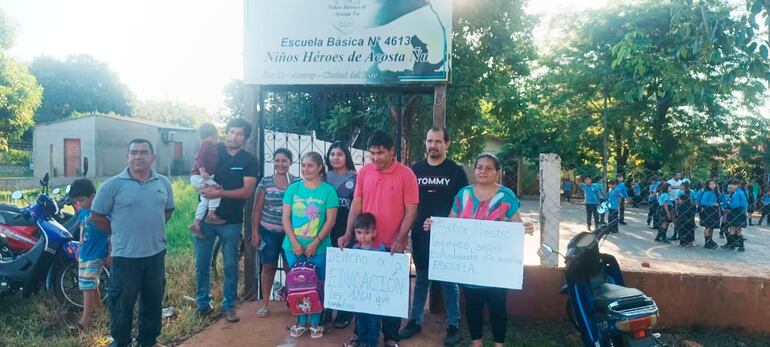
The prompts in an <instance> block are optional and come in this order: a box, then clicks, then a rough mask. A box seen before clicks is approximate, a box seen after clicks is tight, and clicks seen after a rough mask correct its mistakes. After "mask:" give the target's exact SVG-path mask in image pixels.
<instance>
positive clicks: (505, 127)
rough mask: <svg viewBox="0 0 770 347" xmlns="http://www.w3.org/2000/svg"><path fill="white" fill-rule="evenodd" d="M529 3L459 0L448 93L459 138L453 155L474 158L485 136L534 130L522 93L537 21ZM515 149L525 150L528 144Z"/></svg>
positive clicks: (520, 135) (517, 135)
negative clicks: (528, 8) (527, 9)
mask: <svg viewBox="0 0 770 347" xmlns="http://www.w3.org/2000/svg"><path fill="white" fill-rule="evenodd" d="M525 3H526V2H525V1H521V0H513V1H511V0H490V1H483V2H468V1H456V2H455V6H454V20H453V52H452V55H453V58H452V59H453V60H452V64H453V71H452V84H451V85H450V87H449V89H448V91H447V127H448V128H449V130H450V131H451V132H452V133H453V136H454V138H455V139H456V140H455V141H454V144H453V149H452V154H453V156H454V158H455V159H459V160H470V159H471V158H473V157H474V156H475V155H477V154H478V153H480V152H481V151H482V150H483V147H484V143H485V140H486V138H487V136H492V137H497V138H506V139H510V142H511V143H519V142H520V140H521V139H524V138H531V137H532V136H531V135H532V132H533V131H535V130H536V129H534V128H531V127H529V126H528V125H527V123H528V122H535V120H534V119H532V117H533V116H534V115H533V114H532V113H529V112H528V107H527V105H528V99H527V96H526V94H525V92H524V89H525V87H524V86H525V82H526V80H527V78H528V77H529V75H530V69H529V66H530V63H531V62H532V61H533V60H534V59H535V58H536V55H537V54H536V51H535V46H534V43H533V40H532V35H531V33H532V28H533V27H534V24H535V19H534V18H532V17H530V16H528V15H527V14H525V13H524V5H525ZM513 147H515V150H514V152H517V153H521V152H523V151H524V148H523V147H521V146H513Z"/></svg>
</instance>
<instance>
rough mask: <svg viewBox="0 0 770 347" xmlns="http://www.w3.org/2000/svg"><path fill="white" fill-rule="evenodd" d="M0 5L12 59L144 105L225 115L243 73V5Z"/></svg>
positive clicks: (225, 1) (543, 10)
mask: <svg viewBox="0 0 770 347" xmlns="http://www.w3.org/2000/svg"><path fill="white" fill-rule="evenodd" d="M469 1H470V0H469ZM474 1H475V0H474ZM605 2H606V1H581V0H553V1H543V0H538V1H530V7H529V8H528V12H530V13H533V14H545V15H546V16H547V15H548V14H550V13H553V12H554V11H555V10H557V9H561V10H563V9H568V8H578V9H579V8H585V7H586V6H592V7H595V6H599V5H601V4H603V3H605ZM0 8H2V9H3V10H4V11H5V12H6V13H7V15H8V16H9V17H11V19H12V21H13V22H14V24H15V26H16V44H15V46H14V47H13V48H12V49H11V50H10V54H11V55H12V56H13V57H15V58H17V59H19V60H21V61H24V62H30V61H32V59H33V58H35V57H37V56H41V55H46V56H51V57H55V58H58V59H63V58H64V57H66V56H67V55H71V54H89V55H92V56H94V57H95V58H97V59H99V60H101V61H104V62H106V63H107V64H108V65H109V67H110V68H111V69H113V70H114V71H116V72H117V74H118V76H119V77H120V79H121V81H122V82H123V83H125V84H127V85H128V87H129V89H131V91H132V92H133V93H134V94H135V95H136V96H137V97H138V98H140V99H143V100H147V99H169V100H174V101H181V102H185V103H189V104H193V105H198V106H203V107H205V108H206V109H207V110H208V111H209V112H211V113H217V112H220V111H222V110H224V106H223V101H224V96H223V93H222V90H223V89H224V87H225V85H226V84H227V83H228V82H229V81H231V80H232V79H239V78H241V75H242V70H243V69H242V64H243V54H242V53H243V42H242V41H243V33H242V30H243V13H242V12H243V1H241V0H220V1H212V0H162V1H158V0H67V1H55V0H2V1H0ZM536 34H537V33H536Z"/></svg>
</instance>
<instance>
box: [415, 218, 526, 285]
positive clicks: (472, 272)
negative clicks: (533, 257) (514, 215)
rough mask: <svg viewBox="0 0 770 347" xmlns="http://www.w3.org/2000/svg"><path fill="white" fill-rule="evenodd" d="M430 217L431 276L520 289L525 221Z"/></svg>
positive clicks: (522, 271) (429, 269) (429, 274)
mask: <svg viewBox="0 0 770 347" xmlns="http://www.w3.org/2000/svg"><path fill="white" fill-rule="evenodd" d="M431 220H432V221H433V223H432V225H431V231H430V234H431V235H430V263H429V265H428V266H429V267H428V278H429V279H431V280H438V281H446V282H455V283H464V284H473V285H479V286H486V287H497V288H509V289H521V287H522V284H523V281H524V259H523V258H524V226H523V224H521V223H511V222H493V221H483V220H475V219H460V218H439V217H431Z"/></svg>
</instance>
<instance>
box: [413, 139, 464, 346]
mask: <svg viewBox="0 0 770 347" xmlns="http://www.w3.org/2000/svg"><path fill="white" fill-rule="evenodd" d="M448 147H449V134H448V133H447V131H446V129H444V128H441V127H432V128H430V130H428V134H427V135H426V138H425V149H426V151H427V152H428V155H427V158H426V159H425V160H421V161H419V162H417V163H415V164H414V165H412V171H414V174H415V176H417V184H418V185H419V188H420V203H419V204H418V205H417V218H416V219H415V220H414V225H413V227H412V256H413V257H414V265H415V268H416V270H417V278H416V280H415V286H414V297H413V299H412V312H411V320H409V322H408V323H407V325H406V326H405V327H404V329H402V330H401V332H400V333H399V335H400V336H401V338H402V339H408V338H411V337H412V336H415V335H417V334H418V333H420V331H421V330H422V328H421V325H422V321H423V317H424V311H425V301H426V300H427V297H428V288H429V287H430V285H431V282H433V283H435V284H438V285H441V287H442V289H443V293H444V308H445V310H446V317H447V333H446V339H445V340H444V344H445V345H447V346H454V345H456V344H457V343H459V342H460V337H459V334H458V327H459V324H460V288H459V286H458V285H457V283H447V282H438V281H435V282H434V281H429V280H428V259H429V251H430V249H429V248H430V232H429V231H425V230H424V229H423V223H424V222H425V219H427V218H429V217H431V216H436V217H446V216H448V215H449V211H450V210H451V208H452V201H454V197H455V195H456V194H457V192H458V191H459V190H460V189H462V188H463V187H465V186H467V185H468V176H467V175H466V174H465V171H463V168H462V167H461V166H460V165H457V164H456V163H455V162H454V161H452V160H451V159H447V157H446V151H447V148H448Z"/></svg>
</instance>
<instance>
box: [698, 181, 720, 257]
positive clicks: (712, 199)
mask: <svg viewBox="0 0 770 347" xmlns="http://www.w3.org/2000/svg"><path fill="white" fill-rule="evenodd" d="M719 201H720V197H719V190H718V189H717V182H716V181H715V180H708V181H707V182H706V186H705V187H704V189H703V191H702V192H701V193H700V194H699V195H698V205H699V206H700V215H699V217H700V225H701V226H702V227H703V228H704V230H703V237H704V238H705V244H704V245H703V247H705V248H708V249H715V248H717V247H718V245H717V243H716V242H714V240H713V239H712V237H713V235H714V228H719V220H720V219H721V213H720V209H719Z"/></svg>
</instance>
